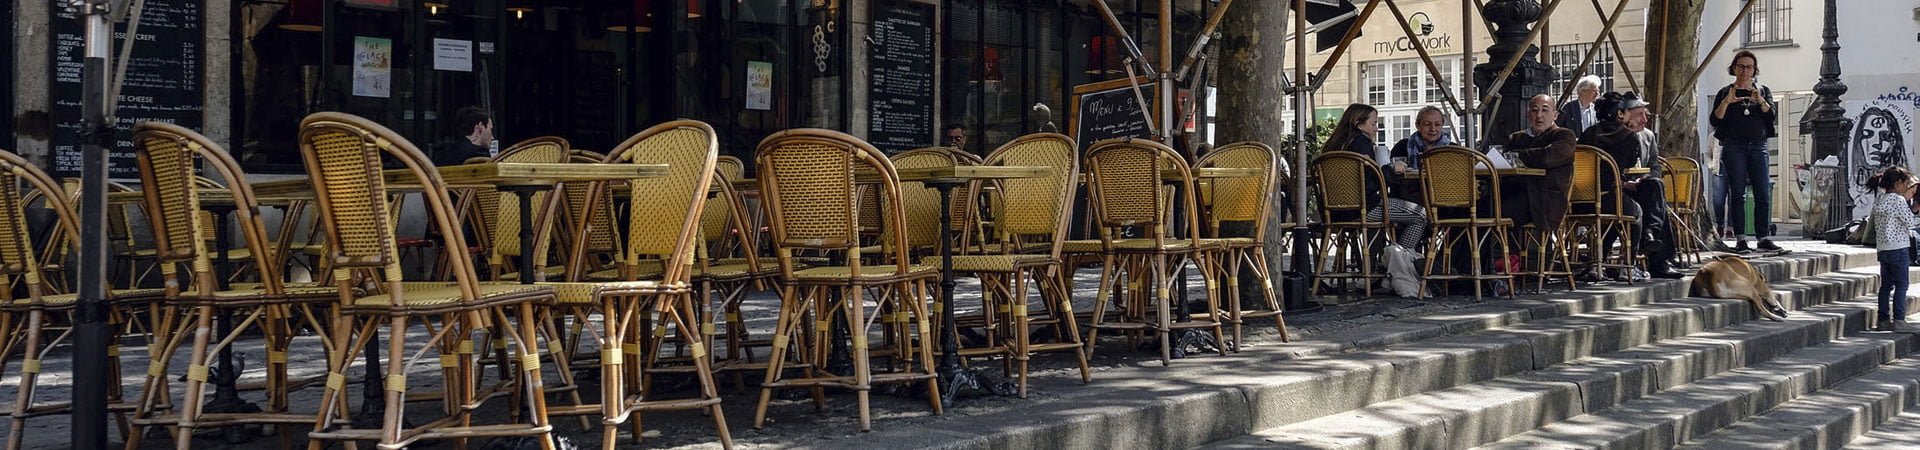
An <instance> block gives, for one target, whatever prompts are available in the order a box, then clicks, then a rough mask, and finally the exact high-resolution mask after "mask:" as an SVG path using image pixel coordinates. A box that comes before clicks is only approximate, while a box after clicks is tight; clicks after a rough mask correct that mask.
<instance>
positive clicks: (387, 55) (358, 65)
mask: <svg viewBox="0 0 1920 450" xmlns="http://www.w3.org/2000/svg"><path fill="white" fill-rule="evenodd" d="M353 95H356V96H360V97H377V98H388V97H392V96H393V40H392V39H385V38H376V37H366V36H354V37H353Z"/></svg>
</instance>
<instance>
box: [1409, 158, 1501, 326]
mask: <svg viewBox="0 0 1920 450" xmlns="http://www.w3.org/2000/svg"><path fill="white" fill-rule="evenodd" d="M1492 167H1493V162H1492V161H1489V160H1488V159H1487V157H1486V155H1483V154H1481V153H1480V152H1477V151H1474V150H1472V149H1468V148H1465V147H1456V146H1445V147H1440V148H1436V149H1431V150H1428V151H1425V152H1422V153H1421V154H1420V171H1421V174H1422V177H1421V180H1420V184H1421V190H1422V191H1423V192H1425V193H1426V198H1427V221H1428V223H1429V224H1430V226H1431V227H1432V229H1431V230H1429V231H1428V232H1427V252H1426V253H1427V263H1426V267H1425V269H1424V270H1422V279H1424V280H1427V281H1440V282H1447V281H1450V280H1468V281H1472V282H1473V298H1474V299H1475V300H1479V299H1481V298H1482V296H1481V292H1482V291H1483V286H1482V283H1483V282H1486V281H1496V280H1498V281H1505V282H1506V283H1507V285H1508V286H1513V274H1512V273H1509V271H1502V272H1500V273H1493V272H1492V271H1490V270H1488V269H1489V268H1488V267H1486V264H1485V263H1486V261H1485V260H1486V258H1485V257H1483V256H1487V255H1483V254H1482V253H1481V252H1482V250H1483V249H1487V245H1486V244H1488V243H1489V241H1488V239H1489V238H1492V239H1493V241H1492V242H1495V243H1498V244H1499V246H1500V247H1499V248H1498V252H1495V253H1494V254H1496V255H1501V256H1502V257H1504V256H1505V255H1508V254H1510V250H1511V249H1512V247H1511V246H1510V245H1508V242H1507V233H1508V230H1509V229H1510V228H1512V227H1513V219H1508V218H1507V217H1506V216H1503V215H1501V212H1500V199H1501V198H1502V197H1501V194H1500V173H1499V172H1498V171H1492V172H1491V173H1489V174H1488V175H1487V177H1486V181H1485V183H1486V186H1487V188H1486V189H1487V190H1488V191H1490V192H1491V193H1492V195H1491V196H1483V195H1482V190H1481V181H1480V180H1479V179H1478V175H1476V174H1475V173H1474V172H1475V169H1476V168H1486V169H1482V170H1490V168H1492ZM1483 203H1484V205H1483ZM1483 206H1485V207H1486V208H1482V207H1483ZM1483 209H1491V210H1492V211H1491V212H1492V214H1491V215H1488V214H1482V210H1483ZM1456 244H1457V245H1460V246H1464V247H1467V251H1468V254H1469V256H1470V258H1469V259H1470V261H1469V262H1468V265H1469V266H1470V267H1465V268H1462V267H1452V264H1451V261H1452V260H1453V259H1454V258H1452V256H1453V252H1455V251H1458V249H1456V248H1455V245H1456ZM1436 264H1437V265H1440V266H1442V267H1443V268H1444V269H1447V270H1446V271H1445V272H1442V273H1434V270H1433V269H1434V266H1435V265H1436ZM1427 284H1428V283H1425V282H1423V283H1420V296H1421V297H1426V290H1427ZM1513 291H1514V289H1511V288H1509V289H1508V290H1507V295H1508V297H1509V298H1511V297H1512V296H1513Z"/></svg>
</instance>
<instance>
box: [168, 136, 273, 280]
mask: <svg viewBox="0 0 1920 450" xmlns="http://www.w3.org/2000/svg"><path fill="white" fill-rule="evenodd" d="M133 142H134V147H135V150H136V151H137V156H138V162H139V164H140V183H141V185H142V186H145V187H146V190H145V191H144V192H145V197H146V205H147V210H148V211H152V212H154V213H153V214H149V215H148V216H147V217H148V220H149V222H150V224H151V225H152V227H153V240H154V247H155V249H157V250H158V252H156V254H157V256H158V258H159V259H160V262H161V265H160V269H161V274H162V275H163V276H164V277H165V279H167V280H172V279H174V273H175V272H174V270H173V266H174V265H175V264H182V263H184V264H187V265H188V267H189V268H190V269H189V270H191V273H192V275H193V279H194V285H195V286H194V288H195V289H196V290H197V293H199V294H209V293H212V291H213V290H214V282H215V281H217V279H216V278H215V277H217V276H219V275H217V274H214V273H213V256H214V255H212V254H211V253H209V252H208V251H207V247H206V243H207V242H208V241H211V240H213V239H216V238H217V236H215V235H214V233H213V231H212V230H211V227H212V225H213V224H212V223H210V222H212V221H213V220H217V218H216V216H213V215H211V214H203V213H206V212H207V211H206V210H205V208H203V207H202V205H201V204H200V192H201V190H203V189H219V190H223V191H225V192H228V193H229V195H231V196H232V197H233V211H234V215H235V219H236V220H235V223H237V224H238V225H239V227H238V231H239V234H240V237H241V238H242V239H243V241H244V242H246V244H247V248H251V249H254V251H255V252H256V253H257V254H256V255H255V258H256V259H257V262H258V263H256V264H252V266H253V267H254V268H255V270H256V271H258V275H259V277H260V280H261V282H262V283H263V284H264V285H265V287H266V292H267V293H268V294H279V293H280V292H281V286H280V274H279V269H280V268H279V267H278V266H276V265H275V264H271V263H270V261H271V260H272V258H271V256H272V255H270V254H268V253H267V252H268V249H270V248H272V245H271V244H269V241H268V239H267V231H266V223H265V221H264V219H262V218H261V217H260V213H259V211H260V208H259V203H258V201H256V200H255V198H254V196H253V187H252V186H251V185H248V184H247V181H246V180H247V174H246V172H245V171H242V170H241V169H240V164H239V163H238V162H236V161H234V159H233V157H232V156H230V155H229V154H228V153H227V151H226V149H224V148H222V147H220V145H219V144H216V143H214V142H213V141H212V140H210V139H207V137H206V136H202V135H200V134H199V133H195V132H194V131H193V130H189V129H186V128H184V127H181V126H178V125H173V124H168V123H159V122H141V123H139V124H137V125H134V128H133ZM202 163H204V165H205V166H206V167H207V168H208V169H210V170H212V173H213V174H216V175H219V176H220V178H221V179H225V180H230V181H229V183H227V186H224V187H222V186H220V184H219V183H217V182H214V181H213V180H211V179H208V178H206V177H201V176H197V175H196V172H197V170H196V167H198V166H200V165H202ZM168 285H169V289H170V290H172V289H176V287H175V286H174V284H173V283H168ZM171 293H172V292H170V294H171Z"/></svg>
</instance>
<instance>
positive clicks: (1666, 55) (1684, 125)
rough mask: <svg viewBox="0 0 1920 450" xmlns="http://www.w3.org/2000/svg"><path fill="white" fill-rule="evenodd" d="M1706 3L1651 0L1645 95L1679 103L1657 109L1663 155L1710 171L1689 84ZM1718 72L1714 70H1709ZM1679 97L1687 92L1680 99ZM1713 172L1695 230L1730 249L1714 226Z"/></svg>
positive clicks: (1715, 244)
mask: <svg viewBox="0 0 1920 450" xmlns="http://www.w3.org/2000/svg"><path fill="white" fill-rule="evenodd" d="M1705 5H1706V2H1705V1H1702V0H1648V3H1647V35H1648V38H1647V40H1646V55H1647V64H1646V68H1645V70H1644V72H1645V73H1646V74H1647V80H1648V81H1647V86H1648V89H1649V93H1648V95H1645V96H1643V97H1645V98H1647V99H1648V100H1649V101H1653V102H1666V101H1667V100H1668V99H1670V98H1672V99H1675V101H1674V102H1673V104H1671V105H1661V104H1656V105H1653V107H1654V110H1653V114H1654V116H1653V120H1654V122H1653V126H1654V127H1655V128H1654V129H1655V130H1656V132H1657V133H1658V135H1659V137H1660V142H1659V146H1660V147H1659V148H1660V156H1665V157H1678V156H1684V157H1688V158H1693V159H1694V160H1695V161H1699V162H1700V164H1701V165H1702V166H1703V167H1702V169H1703V170H1704V169H1705V167H1704V166H1705V165H1706V163H1707V161H1706V155H1705V154H1703V153H1702V152H1701V147H1700V132H1701V130H1700V127H1699V125H1698V120H1697V119H1698V117H1699V116H1698V114H1699V113H1698V108H1697V106H1698V103H1699V100H1698V99H1697V97H1698V96H1699V93H1698V92H1695V91H1696V89H1694V86H1693V85H1692V84H1687V82H1688V80H1689V78H1691V76H1692V75H1693V74H1692V73H1691V72H1692V71H1693V68H1694V65H1695V64H1697V63H1698V61H1695V60H1694V58H1696V57H1697V56H1698V54H1699V53H1700V14H1701V13H1702V10H1703V9H1704V7H1705ZM1708 70H1712V68H1708ZM1676 93H1683V94H1684V95H1680V96H1679V97H1677V98H1676V97H1674V95H1675V94H1676ZM1707 175H1708V174H1707V173H1701V174H1700V178H1699V180H1700V181H1701V182H1702V183H1701V191H1702V192H1704V193H1706V195H1703V196H1702V197H1701V200H1702V201H1701V202H1699V203H1700V204H1698V205H1695V209H1696V210H1699V211H1702V212H1701V213H1700V214H1699V215H1698V216H1697V217H1699V218H1700V220H1695V221H1694V222H1695V223H1691V224H1689V225H1692V226H1693V229H1694V231H1695V232H1696V233H1697V234H1698V235H1699V236H1701V237H1702V238H1704V239H1702V240H1703V241H1704V243H1705V244H1706V245H1707V246H1708V247H1709V248H1710V249H1711V248H1714V247H1724V244H1720V240H1719V239H1717V237H1718V236H1719V232H1718V230H1717V229H1716V227H1715V226H1714V222H1715V220H1714V216H1715V215H1717V214H1718V213H1719V212H1718V211H1714V210H1713V208H1712V207H1711V205H1712V204H1713V201H1712V199H1711V198H1709V197H1707V195H1712V191H1711V189H1709V188H1708V187H1707V186H1706V185H1705V181H1706V179H1707Z"/></svg>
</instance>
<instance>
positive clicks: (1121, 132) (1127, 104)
mask: <svg viewBox="0 0 1920 450" xmlns="http://www.w3.org/2000/svg"><path fill="white" fill-rule="evenodd" d="M1135 80H1137V81H1138V82H1139V83H1140V95H1139V96H1136V95H1134V91H1133V85H1132V84H1131V83H1128V82H1127V80H1125V79H1120V80H1110V81H1102V82H1098V83H1091V84H1083V85H1079V86H1074V88H1073V109H1072V110H1071V111H1069V112H1068V118H1069V119H1071V120H1072V121H1073V123H1072V124H1069V125H1068V128H1067V129H1069V130H1072V131H1073V139H1074V141H1075V142H1079V143H1080V149H1081V150H1082V151H1084V150H1086V149H1087V148H1089V147H1091V146H1092V145H1093V143H1095V142H1099V141H1103V140H1107V139H1113V138H1121V137H1137V138H1143V139H1152V138H1153V136H1154V131H1153V130H1154V126H1153V123H1152V122H1148V121H1147V118H1146V117H1145V116H1144V115H1142V114H1141V113H1140V111H1141V109H1140V108H1141V105H1140V97H1141V96H1144V97H1146V98H1147V99H1148V101H1155V100H1156V99H1158V98H1159V97H1158V96H1157V93H1158V92H1159V89H1158V87H1159V85H1158V84H1155V83H1154V82H1153V80H1151V79H1148V78H1145V77H1141V78H1136V79H1135ZM1148 111H1157V109H1150V110H1148Z"/></svg>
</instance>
